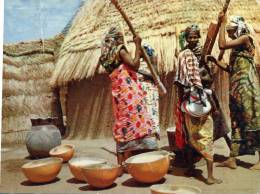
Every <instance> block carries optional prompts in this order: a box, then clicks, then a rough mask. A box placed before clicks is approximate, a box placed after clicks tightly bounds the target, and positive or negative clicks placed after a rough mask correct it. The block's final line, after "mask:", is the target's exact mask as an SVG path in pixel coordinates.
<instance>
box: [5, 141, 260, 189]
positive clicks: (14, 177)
mask: <svg viewBox="0 0 260 194" xmlns="http://www.w3.org/2000/svg"><path fill="white" fill-rule="evenodd" d="M63 143H72V144H74V145H75V146H76V151H75V155H74V156H75V157H77V156H91V157H99V158H104V159H106V160H108V161H109V162H112V163H116V157H115V155H114V152H115V143H114V141H113V139H112V138H111V139H96V140H93V139H92V140H91V139H86V140H63ZM167 146H168V142H167V137H166V136H163V137H162V140H161V141H160V147H162V148H165V149H167ZM214 149H215V153H216V154H217V156H216V159H217V161H221V160H223V159H224V156H227V155H228V154H229V151H228V148H227V146H226V144H225V142H224V140H223V139H220V140H218V141H217V142H215V145H214ZM1 154H2V158H1V160H2V162H1V186H0V192H1V193H92V194H122V193H123V194H135V193H137V194H149V193H151V192H150V186H151V185H145V184H140V183H137V182H136V181H135V180H134V179H133V178H131V176H130V175H129V174H124V175H123V176H121V177H119V178H117V179H116V181H115V183H114V184H113V185H112V186H111V187H110V188H107V189H103V190H97V189H94V188H92V187H91V186H90V185H88V184H87V183H82V182H79V181H77V180H76V179H75V178H73V176H72V174H71V172H70V170H69V168H68V164H67V163H65V164H63V166H62V169H61V171H60V173H59V174H58V176H57V178H56V179H55V180H54V181H53V182H51V183H47V184H33V183H31V182H29V181H28V180H27V179H26V177H25V176H24V175H23V173H22V171H21V166H22V165H23V164H25V163H26V162H28V161H31V160H30V158H28V152H27V149H26V146H25V145H12V146H11V145H2V152H1ZM239 159H240V162H239V167H238V168H237V169H236V170H231V169H227V168H217V167H216V168H215V169H214V173H215V176H216V177H217V178H220V179H222V180H223V183H222V184H219V185H206V184H205V183H204V178H205V176H206V165H198V167H197V174H196V176H195V177H187V176H185V174H184V172H185V169H184V168H180V167H176V166H173V167H172V168H171V169H170V171H169V172H168V174H167V175H166V176H165V177H164V179H163V180H161V181H160V182H159V183H158V184H162V183H170V184H185V185H194V186H196V187H199V188H200V189H201V190H202V193H203V194H260V171H252V170H249V167H251V166H252V164H254V163H256V162H257V160H258V155H255V156H243V157H239Z"/></svg>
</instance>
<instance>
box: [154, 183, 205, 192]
mask: <svg viewBox="0 0 260 194" xmlns="http://www.w3.org/2000/svg"><path fill="white" fill-rule="evenodd" d="M162 185H165V186H166V185H167V186H170V187H177V188H178V187H183V188H191V189H193V190H196V192H197V193H196V194H201V192H202V191H201V189H200V188H199V187H197V186H193V185H185V184H167V183H166V184H156V185H152V186H151V187H150V189H151V190H152V191H155V192H158V189H157V190H156V188H157V187H160V186H162Z"/></svg>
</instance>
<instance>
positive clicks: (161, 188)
mask: <svg viewBox="0 0 260 194" xmlns="http://www.w3.org/2000/svg"><path fill="white" fill-rule="evenodd" d="M151 194H201V190H200V189H199V188H198V187H194V186H188V185H171V184H162V185H153V186H151Z"/></svg>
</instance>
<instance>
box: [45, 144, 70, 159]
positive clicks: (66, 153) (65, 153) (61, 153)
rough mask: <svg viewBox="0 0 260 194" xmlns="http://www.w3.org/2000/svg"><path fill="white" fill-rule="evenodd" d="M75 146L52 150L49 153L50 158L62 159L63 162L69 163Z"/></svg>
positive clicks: (60, 146) (66, 145) (61, 146)
mask: <svg viewBox="0 0 260 194" xmlns="http://www.w3.org/2000/svg"><path fill="white" fill-rule="evenodd" d="M74 149H75V146H74V145H72V144H64V145H59V146H57V147H55V148H52V149H51V150H50V152H49V154H50V156H53V157H58V158H62V159H63V162H67V161H69V160H70V159H71V158H72V156H73V154H74Z"/></svg>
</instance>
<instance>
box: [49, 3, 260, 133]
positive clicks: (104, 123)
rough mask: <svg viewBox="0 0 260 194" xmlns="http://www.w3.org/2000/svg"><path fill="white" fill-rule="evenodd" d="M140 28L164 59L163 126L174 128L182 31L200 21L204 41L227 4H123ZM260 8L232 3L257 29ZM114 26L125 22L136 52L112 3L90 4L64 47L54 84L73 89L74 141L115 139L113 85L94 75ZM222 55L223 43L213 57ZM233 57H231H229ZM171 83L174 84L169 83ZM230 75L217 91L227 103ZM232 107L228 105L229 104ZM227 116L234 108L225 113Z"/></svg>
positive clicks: (161, 66) (221, 76)
mask: <svg viewBox="0 0 260 194" xmlns="http://www.w3.org/2000/svg"><path fill="white" fill-rule="evenodd" d="M119 2H120V5H121V6H122V7H123V9H124V10H125V11H126V13H127V14H128V16H129V18H130V19H131V21H132V23H133V25H134V27H135V28H136V30H137V31H138V33H139V34H140V35H141V37H142V38H143V42H147V43H149V44H150V45H151V46H152V47H154V48H155V50H156V52H157V53H158V56H159V63H158V69H159V73H160V75H161V76H163V77H164V79H165V80H167V82H165V84H166V86H167V89H168V94H167V96H166V97H164V98H161V99H160V113H161V115H160V119H161V121H160V122H161V127H162V128H167V127H171V126H173V125H174V116H173V114H174V113H173V106H174V100H175V92H174V88H173V85H172V77H173V74H174V69H175V61H176V57H175V52H176V50H177V49H178V44H177V42H178V40H177V35H178V32H179V31H180V30H181V29H183V28H184V27H185V26H187V25H189V24H192V23H197V24H198V25H199V26H200V28H201V29H202V37H203V38H202V39H203V40H205V33H206V32H207V28H208V26H209V23H210V22H211V21H214V20H216V19H217V16H218V12H219V11H220V10H221V8H222V6H223V2H224V0H185V1H183V0H160V1H158V0H120V1H119ZM259 10H260V5H259V4H257V2H256V1H255V0H248V1H238V0H233V1H231V5H230V14H232V15H242V16H244V17H245V19H246V20H247V21H248V22H249V23H251V24H252V25H259V24H260V12H259ZM114 24H121V26H122V28H123V29H124V31H125V37H126V40H127V42H128V47H129V48H130V50H133V43H132V35H131V34H130V32H129V30H128V28H127V26H126V24H125V22H124V21H123V19H122V17H121V15H120V14H119V12H118V11H117V10H116V9H115V7H114V6H113V5H112V4H110V3H109V1H97V0H96V1H95V0H88V1H86V3H85V5H84V6H82V8H81V10H80V11H79V12H78V14H77V16H76V17H75V19H74V21H73V23H72V26H71V28H70V30H69V32H68V34H67V36H66V38H65V40H64V42H63V44H62V47H61V50H60V54H59V59H58V62H57V65H56V67H55V71H54V73H53V76H52V84H54V85H68V96H67V122H68V123H67V124H68V127H69V129H70V130H71V131H72V133H70V134H71V137H76V136H77V135H78V134H79V133H78V132H80V134H81V137H83V138H84V137H87V136H91V137H97V136H100V135H111V127H112V123H113V116H112V111H111V98H110V92H109V91H110V88H109V87H110V84H109V79H108V76H107V75H106V74H102V73H104V70H103V69H102V68H99V71H98V73H99V74H98V75H94V73H95V70H96V68H97V63H98V58H99V56H100V42H101V39H102V38H103V36H104V33H105V32H106V31H107V30H108V28H109V27H110V26H112V25H114ZM218 53H219V50H218V48H217V44H216V45H215V47H214V50H213V54H214V55H215V56H216V55H217V54H218ZM225 59H227V54H226V55H225ZM166 75H168V76H166ZM167 83H168V84H167ZM227 83H228V80H227V75H226V74H225V73H223V72H219V73H218V75H217V76H216V89H217V92H218V94H219V96H220V97H221V100H222V102H223V104H224V105H227V102H228V96H227V92H226V91H228V88H227V85H228V84H227ZM225 107H228V106H225ZM225 112H226V114H227V113H228V109H226V110H225Z"/></svg>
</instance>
